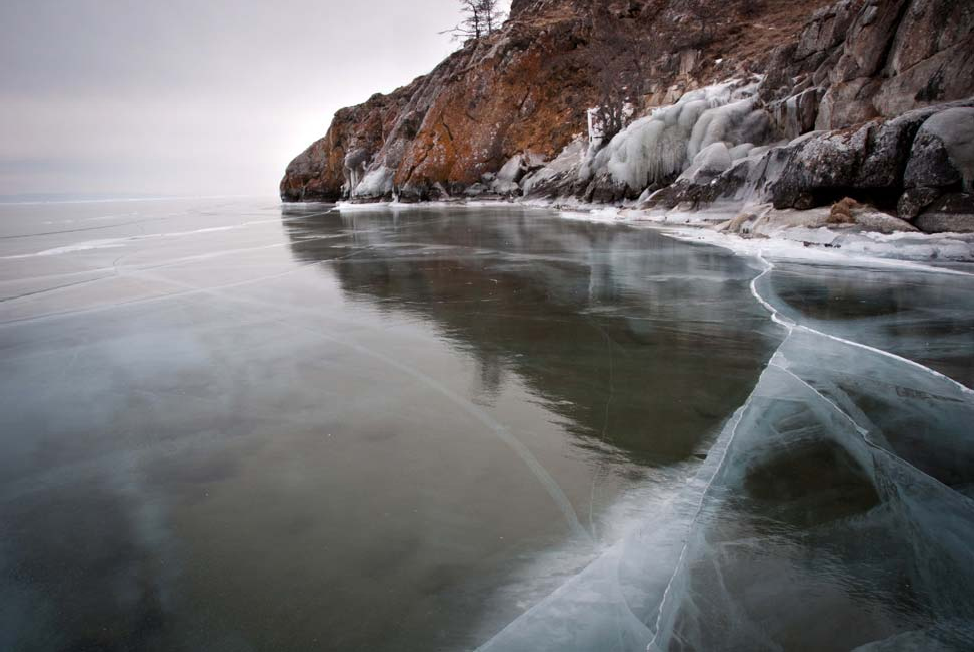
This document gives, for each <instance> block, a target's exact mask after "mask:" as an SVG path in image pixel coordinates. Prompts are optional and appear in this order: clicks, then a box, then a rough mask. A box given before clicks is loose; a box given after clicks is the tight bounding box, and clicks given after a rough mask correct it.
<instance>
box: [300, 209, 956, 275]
mask: <svg viewBox="0 0 974 652" xmlns="http://www.w3.org/2000/svg"><path fill="white" fill-rule="evenodd" d="M281 205H282V206H284V207H290V208H293V207H299V206H300V207H322V206H329V207H331V208H330V209H329V210H334V211H337V212H340V213H354V212H359V211H370V210H373V211H374V210H383V209H385V210H393V211H406V210H423V209H442V208H458V207H463V208H520V209H529V210H530V209H535V210H547V211H552V212H554V213H557V214H558V216H559V217H561V218H564V219H577V220H583V221H590V222H604V223H610V224H623V225H627V226H632V227H640V228H656V229H658V230H660V231H661V232H663V233H664V234H666V235H667V236H668V237H673V238H677V239H680V240H684V241H687V242H701V243H706V244H712V245H716V246H719V247H723V248H725V249H729V250H731V251H733V252H735V253H742V254H748V255H758V254H759V253H761V252H764V253H765V254H768V255H772V256H776V257H782V258H787V259H790V260H800V261H805V262H820V263H826V264H835V265H845V266H856V265H859V266H874V267H875V266H881V267H890V266H892V267H909V268H911V269H915V270H917V271H922V270H926V271H936V272H940V273H954V274H961V275H971V274H974V233H956V232H947V233H935V234H934V233H918V232H899V233H882V232H880V231H876V230H870V229H868V228H863V227H861V226H859V225H855V224H852V225H832V226H824V225H822V226H804V225H788V224H779V225H776V224H774V223H773V222H772V223H771V227H772V228H770V229H768V231H769V232H768V233H762V232H756V233H754V234H746V233H745V234H743V235H742V234H740V233H734V232H727V231H726V230H721V229H720V226H721V225H725V224H727V223H728V222H730V221H731V220H733V219H734V218H735V216H737V215H739V214H741V213H742V212H743V211H745V210H754V209H767V208H769V207H767V206H765V205H755V206H746V207H738V206H720V205H711V206H710V207H708V208H705V209H703V210H698V211H681V210H679V209H673V210H670V211H659V210H652V209H649V210H647V209H639V208H634V207H625V206H623V207H618V206H612V205H607V204H586V203H581V202H571V201H569V202H557V201H547V200H530V199H529V200H521V201H517V200H503V199H499V200H472V201H471V200H464V199H458V200H447V201H435V202H408V203H406V202H403V203H401V202H397V201H385V202H337V203H334V204H331V203H327V202H283V201H282V202H281ZM805 213H809V215H808V217H810V218H811V217H816V214H814V213H811V212H810V211H806V212H805ZM819 217H820V216H819ZM954 265H956V266H962V267H967V266H970V271H966V270H964V269H954V268H952V267H950V266H954Z"/></svg>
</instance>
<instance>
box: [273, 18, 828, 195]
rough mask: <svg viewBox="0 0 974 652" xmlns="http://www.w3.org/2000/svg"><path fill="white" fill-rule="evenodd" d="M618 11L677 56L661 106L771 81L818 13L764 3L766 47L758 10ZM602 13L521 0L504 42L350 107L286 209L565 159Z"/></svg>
mask: <svg viewBox="0 0 974 652" xmlns="http://www.w3.org/2000/svg"><path fill="white" fill-rule="evenodd" d="M606 3H607V4H608V8H609V10H610V11H611V12H613V15H614V17H615V19H616V20H618V21H620V24H625V25H626V26H627V29H628V30H629V31H630V32H634V33H637V34H640V35H641V36H642V38H643V39H644V40H645V42H646V43H648V44H654V43H657V42H664V41H665V42H666V43H667V44H668V47H667V48H666V49H665V50H660V48H657V47H649V46H647V52H650V51H651V55H648V56H649V59H650V60H648V61H646V62H645V64H646V69H647V70H651V71H652V72H651V73H650V74H649V76H650V77H651V79H650V82H649V83H648V93H647V95H646V97H645V98H644V99H645V105H646V106H647V107H649V106H658V105H662V104H666V103H669V102H673V101H676V100H677V99H679V98H680V97H681V96H682V95H683V94H684V93H685V92H686V91H688V90H693V89H696V88H700V87H703V86H706V85H707V84H709V83H712V82H715V81H718V80H720V79H723V78H726V77H729V76H733V75H734V74H743V73H744V72H745V71H746V70H748V69H750V68H754V69H755V70H760V69H762V67H763V66H764V65H765V64H766V63H767V61H768V58H769V56H770V54H771V51H772V49H773V48H774V46H775V45H779V44H781V43H783V42H785V41H787V40H788V39H790V38H792V37H793V35H794V33H795V32H796V31H797V30H798V28H799V27H800V26H801V24H802V23H803V21H804V19H805V11H807V9H806V8H804V7H802V8H795V7H793V6H792V4H791V3H789V2H785V1H783V0H775V1H771V0H767V1H766V2H764V3H761V4H766V5H768V7H769V9H768V11H767V12H766V15H765V16H764V18H763V19H762V21H761V24H760V26H759V27H758V29H760V30H761V32H762V33H761V35H760V38H759V39H757V44H755V43H752V42H751V39H750V36H751V35H749V33H748V28H747V25H746V19H745V18H744V16H743V14H744V13H750V12H751V11H753V10H752V9H750V8H749V7H751V6H752V5H753V4H754V3H753V2H752V0H723V1H721V2H718V1H716V0H703V1H702V2H700V3H697V4H701V5H702V6H704V8H705V9H706V12H707V16H708V23H709V24H708V25H705V26H701V25H698V24H697V23H696V22H695V20H694V19H693V18H692V17H691V16H689V15H688V14H687V12H686V10H685V9H682V8H681V7H682V6H683V5H685V4H687V3H686V2H679V1H672V2H670V1H661V0H606ZM591 4H592V3H591V2H589V1H587V0H519V1H518V2H515V3H514V4H513V7H512V12H511V17H510V19H509V20H508V21H507V22H506V23H505V25H504V27H503V29H502V30H501V31H500V32H499V33H496V34H494V35H492V36H490V37H487V38H484V39H481V40H479V41H471V42H468V43H467V44H465V45H464V46H463V47H462V48H461V49H460V50H459V51H457V52H454V53H453V54H452V55H450V56H449V57H448V58H447V59H446V60H445V61H443V62H442V63H441V64H440V65H439V66H437V67H436V69H434V70H433V71H432V72H431V73H430V74H428V75H424V76H422V77H419V78H417V79H415V80H414V81H413V82H411V83H410V84H408V85H407V86H404V87H402V88H399V89H397V90H396V91H394V92H392V93H390V94H388V95H375V96H373V97H371V98H370V99H369V100H368V101H366V102H365V103H363V104H360V105H358V106H355V107H351V108H347V109H342V110H341V111H339V112H338V113H337V114H336V115H335V118H334V120H333V122H332V125H331V127H330V128H329V130H328V133H327V134H326V135H325V137H324V138H322V139H321V140H319V141H317V142H316V143H314V144H313V145H311V147H309V148H308V149H307V150H306V151H304V152H303V153H302V154H300V155H299V156H298V157H297V158H295V159H294V161H292V162H291V164H290V165H289V166H288V169H287V172H286V174H285V176H284V179H283V180H282V181H281V196H282V198H283V199H285V200H287V201H334V200H337V199H340V198H351V199H356V200H362V201H366V200H376V199H382V198H391V197H392V196H393V194H395V195H396V196H398V197H399V198H400V199H401V200H403V201H407V200H421V199H436V198H442V197H444V196H447V195H461V194H462V193H463V191H464V190H465V189H466V188H468V187H469V186H471V185H473V184H475V183H483V179H482V176H483V175H484V174H490V173H497V172H498V171H499V170H500V169H501V167H502V166H503V165H504V164H505V163H506V162H507V161H508V160H510V159H511V158H512V157H514V156H517V155H520V154H527V155H532V156H535V157H539V156H540V157H543V158H544V159H547V160H550V159H552V158H554V157H556V156H557V155H558V154H559V153H560V152H561V151H562V149H563V148H564V147H566V146H567V145H569V144H570V143H571V142H572V141H573V140H576V139H578V138H581V137H584V136H585V135H586V134H587V123H588V118H587V109H588V108H589V107H592V106H595V104H596V103H597V101H598V96H599V95H598V91H597V84H598V79H597V71H596V70H595V66H594V64H593V62H594V60H593V57H592V53H591V47H592V35H591V29H592V28H591V18H590V14H589V11H590V7H591ZM691 4H693V3H691ZM823 4H825V0H812V2H811V3H806V5H810V6H813V7H814V6H820V5H823ZM717 61H720V63H717ZM487 185H490V184H487Z"/></svg>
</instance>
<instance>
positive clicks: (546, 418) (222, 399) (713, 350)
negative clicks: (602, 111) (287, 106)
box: [0, 199, 974, 651]
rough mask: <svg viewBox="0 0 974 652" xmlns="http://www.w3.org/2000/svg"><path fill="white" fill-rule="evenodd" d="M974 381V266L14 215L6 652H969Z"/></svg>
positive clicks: (4, 434)
mask: <svg viewBox="0 0 974 652" xmlns="http://www.w3.org/2000/svg"><path fill="white" fill-rule="evenodd" d="M972 386H974V276H972V275H971V274H970V273H968V270H964V269H953V270H935V269H929V270H923V269H917V268H914V269H907V268H899V267H894V266H880V267H872V268H871V267H868V266H863V267H858V268H844V269H843V268H836V267H829V266H825V265H823V264H820V263H819V264H812V263H809V262H796V261H787V260H776V259H773V258H771V257H769V256H766V257H764V258H760V257H756V256H743V255H735V254H733V253H732V252H730V251H727V250H725V249H721V248H717V247H713V246H710V245H704V244H693V243H687V242H683V241H679V240H675V239H672V238H669V237H666V236H664V235H662V234H660V233H659V232H658V231H656V230H653V229H648V228H632V227H629V226H625V225H619V224H608V223H595V222H586V221H575V220H566V219H562V218H560V217H558V215H557V214H556V213H553V212H548V211H544V210H537V209H522V208H518V207H513V206H508V207H500V206H498V207H486V208H436V207H427V208H408V209H404V210H393V209H389V208H381V207H378V208H361V207H358V208H356V210H354V211H350V212H349V211H345V212H340V211H337V210H335V209H333V208H331V207H328V206H310V205H309V206H296V207H285V208H283V209H282V207H281V206H280V204H278V203H277V202H274V201H259V200H247V199H223V200H216V199H213V200H199V199H197V200H166V201H127V202H97V203H75V204H46V205H44V204H35V205H0V649H2V650H16V651H19V650H140V651H141V650H159V651H171V650H207V651H224V650H226V651H238V650H261V651H263V650H370V651H375V650H397V651H402V650H408V651H412V650H444V651H445V650H470V649H476V648H478V647H480V648H482V649H484V650H492V651H494V650H503V651H508V650H518V651H520V650H524V651H528V650H531V651H537V650H645V649H646V648H647V646H652V647H653V648H654V649H674V650H675V649H679V650H719V649H735V650H764V649H767V650H775V649H783V650H850V649H856V648H860V647H861V648H862V649H864V650H887V649H958V650H962V649H970V648H971V647H974V591H971V589H970V587H972V586H974V393H972V391H971V390H970V389H969V388H970V387H972ZM870 644H872V646H869V645H870ZM863 646H867V647H863ZM938 646H939V647H938Z"/></svg>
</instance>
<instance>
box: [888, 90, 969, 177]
mask: <svg viewBox="0 0 974 652" xmlns="http://www.w3.org/2000/svg"><path fill="white" fill-rule="evenodd" d="M904 181H905V184H906V185H907V186H908V187H919V186H933V187H949V186H953V185H956V184H961V185H962V187H963V188H964V189H965V190H967V191H971V190H972V185H974V107H957V108H952V109H947V110H945V111H941V112H940V113H937V114H935V115H933V116H931V117H930V118H929V119H928V120H927V121H926V122H924V123H923V125H922V126H921V127H920V130H919V131H918V132H917V136H916V140H915V141H914V143H913V150H912V152H911V154H910V161H909V163H908V164H907V166H906V174H905V179H904Z"/></svg>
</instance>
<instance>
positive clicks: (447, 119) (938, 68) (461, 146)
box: [281, 0, 974, 229]
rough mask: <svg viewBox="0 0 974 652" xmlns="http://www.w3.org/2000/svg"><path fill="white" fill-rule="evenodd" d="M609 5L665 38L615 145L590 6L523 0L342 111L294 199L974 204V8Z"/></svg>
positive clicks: (287, 187) (909, 210)
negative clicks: (594, 115) (592, 121)
mask: <svg viewBox="0 0 974 652" xmlns="http://www.w3.org/2000/svg"><path fill="white" fill-rule="evenodd" d="M605 3H606V7H607V10H608V12H609V15H611V17H612V20H613V21H616V22H615V23H614V24H615V25H617V26H618V28H619V30H620V31H624V32H626V33H630V34H632V33H635V34H637V35H639V36H638V38H640V39H642V41H641V43H645V44H646V47H645V53H646V54H645V55H644V56H645V59H646V60H645V61H642V62H640V66H641V69H642V70H644V71H645V77H646V84H645V88H644V89H645V91H646V92H645V94H644V95H643V97H642V100H641V102H639V106H636V107H634V111H635V114H636V116H635V117H637V118H638V116H639V115H644V114H650V113H651V115H647V117H646V118H641V119H636V120H635V121H634V122H633V124H631V125H630V126H629V127H628V128H627V129H626V130H624V131H623V132H622V133H619V134H618V135H617V136H616V137H615V138H613V139H612V141H611V142H609V143H592V142H589V138H588V137H589V136H590V135H591V134H589V125H588V124H587V122H588V120H587V109H588V108H589V107H592V106H595V105H596V104H597V103H598V101H599V98H600V93H599V70H598V62H599V59H598V57H593V56H592V49H593V48H594V47H596V45H595V42H594V39H593V30H592V18H591V13H590V6H591V3H589V2H584V1H583V0H517V1H516V2H514V4H513V9H512V16H511V18H510V20H508V22H507V23H506V24H505V26H504V28H503V29H502V30H501V31H500V32H499V33H497V34H494V35H492V36H491V37H489V38H485V39H482V40H480V41H476V42H471V43H468V44H466V45H465V46H464V47H463V48H461V49H460V50H459V51H457V52H455V53H454V54H452V55H451V56H450V57H448V58H447V59H446V60H445V61H444V62H443V63H441V64H440V65H439V66H438V67H437V68H436V69H435V70H434V71H433V72H431V73H430V74H429V75H426V76H423V77H419V78H417V79H416V80H414V81H413V82H412V83H410V84H409V85H407V86H404V87H402V88H400V89H398V90H396V91H394V92H393V93H391V94H389V95H376V96H374V97H372V98H370V99H369V100H368V101H367V102H365V103H364V104H361V105H359V106H356V107H352V108H349V109H343V110H341V111H339V112H338V114H337V115H336V116H335V119H334V121H333V123H332V125H331V128H330V129H329V130H328V133H327V134H326V136H325V137H324V138H323V139H321V140H320V141H318V142H316V143H315V144H313V145H312V146H311V147H310V148H308V150H306V151H305V152H303V153H302V154H301V155H300V156H298V157H297V158H296V159H295V160H294V161H293V162H292V163H291V164H290V165H289V166H288V170H287V173H286V175H285V177H284V179H283V180H282V182H281V196H282V198H284V199H285V200H288V201H300V200H305V201H307V200H337V199H339V198H351V199H353V200H362V201H369V200H378V199H387V198H392V197H393V196H396V197H398V198H399V199H400V200H402V201H417V200H425V199H440V198H446V197H450V196H462V195H464V194H466V195H468V196H470V195H478V194H482V193H488V194H501V195H507V196H517V195H522V194H523V195H528V196H534V197H548V198H554V197H565V196H572V197H574V198H577V199H580V200H588V201H602V202H619V201H624V200H628V201H637V200H639V202H640V204H641V205H644V206H646V205H648V206H653V205H662V206H674V205H677V204H679V203H681V202H692V204H693V205H694V206H697V205H699V203H700V202H709V201H715V200H718V199H725V200H727V199H733V200H737V201H740V202H744V201H752V202H753V201H768V202H772V203H774V205H775V206H776V207H779V208H791V207H794V208H808V207H811V206H815V205H827V204H828V203H829V202H833V201H835V200H836V199H837V198H841V197H843V196H850V197H854V198H857V199H860V200H863V201H869V202H871V203H874V204H876V205H878V206H879V207H880V208H884V209H886V210H889V211H891V212H896V211H898V212H899V215H900V217H903V218H905V219H917V218H918V217H919V216H921V215H922V214H923V213H925V212H928V211H929V210H931V209H933V208H936V209H937V211H939V212H938V215H940V217H936V216H933V217H930V216H927V218H924V220H921V221H920V224H921V225H922V224H924V223H926V224H927V225H928V226H929V228H931V229H934V228H937V227H936V226H935V224H936V223H937V220H938V219H941V218H942V217H943V215H950V214H957V213H964V212H965V211H966V212H967V213H974V207H971V206H970V202H971V196H970V191H971V189H972V188H971V183H972V176H971V175H972V169H971V161H972V158H974V157H972V153H971V148H972V147H974V143H972V141H974V138H972V132H974V108H971V107H974V102H971V101H967V98H969V97H971V96H972V95H974V5H972V4H971V3H970V2H966V1H965V0H882V1H880V0H841V1H840V2H835V3H832V2H827V1H821V2H815V1H812V2H806V3H803V4H801V5H800V6H796V5H795V4H794V3H792V2H790V0H764V1H758V2H754V1H745V0H723V1H716V0H698V1H697V2H692V1H688V0H605ZM661 44H662V45H665V47H663V46H662V45H661ZM637 47H638V49H639V50H640V51H643V49H642V45H641V44H640V43H637ZM730 79H734V80H736V81H733V82H730V83H723V84H718V82H720V81H721V80H730ZM656 107H659V108H656ZM654 108H656V110H655V111H653V109H654ZM935 212H936V211H935ZM941 221H942V220H941ZM948 221H949V220H948ZM957 223H958V222H957V221H956V220H954V226H956V224H957ZM941 226H942V225H941Z"/></svg>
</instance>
